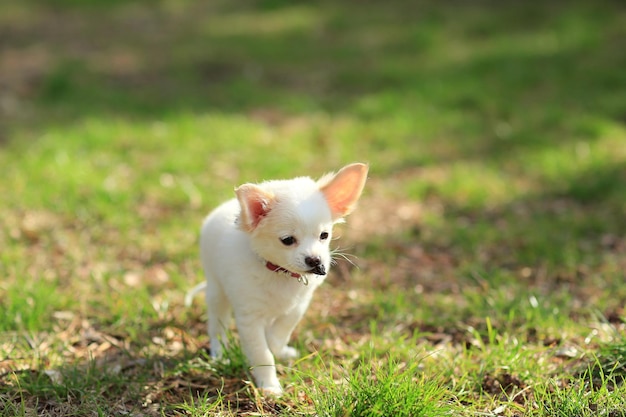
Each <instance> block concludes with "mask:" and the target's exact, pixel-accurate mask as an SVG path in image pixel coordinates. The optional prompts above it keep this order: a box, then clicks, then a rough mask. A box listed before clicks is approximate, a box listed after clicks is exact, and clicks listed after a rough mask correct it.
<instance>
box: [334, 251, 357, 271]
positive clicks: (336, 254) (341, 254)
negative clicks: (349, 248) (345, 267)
mask: <svg viewBox="0 0 626 417" xmlns="http://www.w3.org/2000/svg"><path fill="white" fill-rule="evenodd" d="M330 256H331V258H330V263H331V265H336V264H337V258H341V259H344V260H345V261H346V262H348V263H349V264H350V265H352V266H354V267H355V268H358V267H359V266H358V265H357V264H356V263H355V262H354V261H353V260H352V259H350V258H353V259H355V260H356V259H358V257H357V256H356V255H353V254H351V253H347V252H344V251H343V250H342V249H341V248H336V249H333V250H332V251H331V252H330Z"/></svg>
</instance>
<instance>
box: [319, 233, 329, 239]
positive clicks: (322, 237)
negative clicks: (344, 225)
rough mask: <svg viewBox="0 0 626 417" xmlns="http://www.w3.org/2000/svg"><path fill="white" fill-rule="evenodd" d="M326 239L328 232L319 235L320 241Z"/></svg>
mask: <svg viewBox="0 0 626 417" xmlns="http://www.w3.org/2000/svg"><path fill="white" fill-rule="evenodd" d="M326 239H328V232H322V234H321V235H320V240H326Z"/></svg>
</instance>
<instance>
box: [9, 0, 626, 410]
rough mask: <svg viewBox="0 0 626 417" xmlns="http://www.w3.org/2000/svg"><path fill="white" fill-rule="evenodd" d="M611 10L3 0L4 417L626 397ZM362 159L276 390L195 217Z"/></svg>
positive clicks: (471, 405)
mask: <svg viewBox="0 0 626 417" xmlns="http://www.w3.org/2000/svg"><path fill="white" fill-rule="evenodd" d="M625 19H626V10H625V9H624V7H623V6H622V5H621V4H620V3H619V2H617V1H605V2H602V3H591V2H583V1H574V2H551V3H549V4H548V3H546V4H543V5H538V4H526V3H519V4H517V3H515V4H512V3H509V2H507V3H506V4H501V3H498V2H492V1H484V2H471V3H467V2H458V1H453V2H434V1H424V2H418V3H414V4H410V5H409V4H406V2H401V1H399V0H398V1H392V2H359V3H356V2H347V3H337V2H330V1H325V0H324V1H320V2H316V3H307V2H295V3H294V2H285V1H281V0H266V1H261V2H238V3H236V4H235V3H232V2H227V1H213V2H195V3H185V2H172V1H152V2H146V1H140V0H136V1H132V0H127V1H122V0H117V1H115V2H103V1H100V0H97V1H96V0H92V1H88V2H87V1H80V2H79V1H75V0H58V1H55V2H53V3H49V2H48V3H46V2H38V1H17V0H9V1H4V2H2V4H1V5H0V27H2V28H3V29H2V36H1V38H2V39H3V42H2V43H1V44H0V91H1V97H0V168H1V169H0V171H1V172H2V177H0V196H1V197H0V416H2V417H4V416H11V417H13V416H29V415H50V416H60V415H63V416H66V415H81V416H82V415H103V416H104V415H122V414H125V415H137V416H139V415H147V416H183V415H191V416H210V415H302V414H304V415H311V414H312V415H320V416H322V415H328V416H331V415H332V416H339V415H341V416H344V415H381V416H383V415H402V413H405V414H406V415H423V416H436V415H437V416H438V415H461V416H465V415H467V416H475V415H498V416H522V415H524V416H527V415H528V416H563V417H574V416H592V415H607V416H613V417H615V416H622V415H624V410H625V409H626V404H625V403H624V398H626V391H625V387H626V385H624V383H623V378H624V374H625V373H626V372H625V370H624V367H625V366H626V365H625V364H626V351H625V349H624V337H625V336H624V334H625V332H626V325H625V322H626V313H625V312H624V304H625V302H626V289H625V288H626V287H624V285H623V282H624V273H625V272H624V271H626V240H625V237H624V236H626V217H625V215H624V213H626V192H625V191H624V184H626V128H625V125H624V123H625V119H624V115H625V114H626V95H625V94H623V92H624V91H626V72H624V71H623V70H622V68H625V67H626V53H625V52H623V50H624V48H623V47H622V43H623V42H621V41H622V39H624V36H626V31H625V29H624V28H625V27H626V25H624V22H625ZM352 161H366V162H369V164H370V179H369V181H368V185H367V187H366V190H365V194H364V197H363V200H362V202H361V204H360V206H359V208H358V210H357V211H356V212H355V213H354V214H353V215H351V217H350V218H348V223H347V224H346V225H343V226H341V229H342V230H341V234H342V238H341V239H340V240H339V241H338V242H337V244H338V245H339V246H341V250H342V252H347V253H350V254H354V255H355V258H351V259H353V261H354V262H355V263H356V265H357V267H356V268H355V267H352V266H351V265H350V264H349V263H347V262H340V265H339V266H338V267H336V268H335V269H334V270H333V272H332V273H331V275H330V276H329V278H328V282H327V285H324V286H323V287H322V288H320V290H319V293H318V294H316V297H315V298H314V300H313V302H312V305H311V307H310V310H309V312H308V313H307V315H306V316H305V319H304V320H303V321H302V323H301V324H300V325H299V326H298V328H297V329H296V334H295V335H294V340H293V343H294V345H295V346H296V347H297V348H298V349H299V350H300V351H301V352H302V353H303V355H304V356H303V358H302V359H299V360H298V361H295V362H291V363H283V364H281V365H280V366H279V376H280V379H281V381H282V382H283V384H284V385H285V390H286V392H285V395H284V396H283V397H282V398H280V399H271V398H263V397H262V396H260V395H259V393H258V392H257V391H256V390H255V389H254V386H253V384H252V383H251V382H250V374H249V371H248V369H247V368H246V365H245V361H244V360H243V357H242V356H241V352H240V350H238V346H237V343H236V340H237V339H236V333H235V335H234V341H235V343H234V345H233V349H232V350H231V351H229V353H228V360H226V361H221V362H215V361H212V360H210V359H209V358H208V357H207V351H208V337H207V335H206V318H205V311H206V309H205V306H204V305H203V303H202V301H201V300H200V297H199V298H198V299H197V300H195V301H196V302H195V304H194V305H193V306H192V307H191V308H185V307H184V305H183V298H184V294H185V292H186V291H187V290H188V289H189V288H191V287H193V285H195V284H196V283H197V282H198V281H200V280H201V279H202V278H201V272H200V265H199V259H198V251H197V237H198V228H199V225H200V223H201V221H202V218H203V216H204V215H205V214H206V213H207V212H208V211H209V210H210V209H211V208H212V207H214V206H215V205H217V204H218V203H219V202H221V201H223V200H225V199H227V198H230V197H231V196H232V190H233V187H235V186H236V185H238V184H240V183H243V182H250V181H260V180H264V179H270V178H288V177H293V176H297V175H312V176H320V175H322V174H323V173H325V172H328V171H331V170H336V169H338V168H339V167H341V166H342V165H343V164H345V163H348V162H352Z"/></svg>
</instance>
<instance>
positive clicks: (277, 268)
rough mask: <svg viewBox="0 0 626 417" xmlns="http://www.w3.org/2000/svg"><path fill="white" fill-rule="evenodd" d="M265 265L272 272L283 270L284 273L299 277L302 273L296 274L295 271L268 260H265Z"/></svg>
mask: <svg viewBox="0 0 626 417" xmlns="http://www.w3.org/2000/svg"><path fill="white" fill-rule="evenodd" d="M265 267H266V268H267V269H269V270H270V271H272V272H283V273H285V274H289V275H291V276H292V277H293V278H298V279H301V278H302V275H300V274H296V273H295V272H291V271H289V270H288V269H285V268H283V267H282V266H278V265H275V264H273V263H271V262H270V261H267V262H265Z"/></svg>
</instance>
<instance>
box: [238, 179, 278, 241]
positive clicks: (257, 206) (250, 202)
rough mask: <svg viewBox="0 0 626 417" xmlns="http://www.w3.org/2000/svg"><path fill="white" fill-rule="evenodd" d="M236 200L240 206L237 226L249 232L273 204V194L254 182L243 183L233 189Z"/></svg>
mask: <svg viewBox="0 0 626 417" xmlns="http://www.w3.org/2000/svg"><path fill="white" fill-rule="evenodd" d="M235 194H236V195H237V200H239V205H240V206H241V214H240V215H239V227H240V228H241V229H242V230H243V231H246V232H251V231H253V230H254V229H256V227H257V226H258V225H259V223H260V222H261V220H263V218H264V217H265V216H267V215H268V213H269V212H270V210H271V209H272V205H273V204H274V200H275V197H274V194H272V193H269V192H267V191H265V190H264V189H263V188H261V187H259V186H258V185H254V184H243V185H241V186H240V187H238V188H236V189H235Z"/></svg>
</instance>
